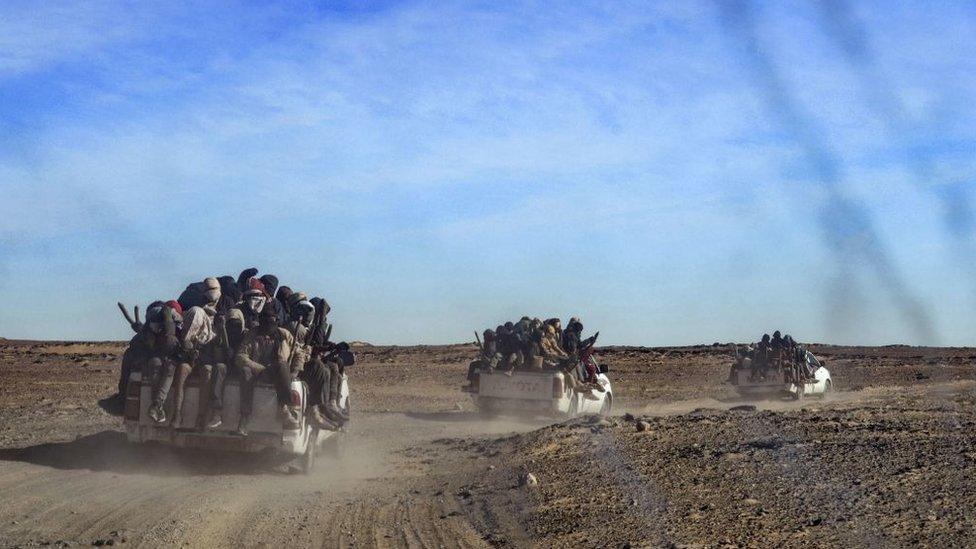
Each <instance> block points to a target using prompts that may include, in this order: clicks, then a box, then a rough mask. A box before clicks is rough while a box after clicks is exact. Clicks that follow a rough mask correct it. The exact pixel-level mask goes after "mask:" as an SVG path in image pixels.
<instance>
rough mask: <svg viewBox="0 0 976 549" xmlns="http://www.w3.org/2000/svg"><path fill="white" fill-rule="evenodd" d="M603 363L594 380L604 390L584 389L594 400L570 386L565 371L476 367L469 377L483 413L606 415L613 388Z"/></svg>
mask: <svg viewBox="0 0 976 549" xmlns="http://www.w3.org/2000/svg"><path fill="white" fill-rule="evenodd" d="M606 373H607V368H606V366H601V367H600V372H599V373H598V374H597V377H596V379H597V383H599V384H600V386H601V387H602V388H603V389H604V391H603V392H600V391H595V390H589V391H587V392H588V393H590V394H591V395H593V396H594V397H595V400H592V399H588V398H585V397H584V395H583V393H579V392H576V391H574V390H572V389H570V388H569V387H568V386H567V384H566V376H567V375H569V374H565V373H563V372H559V371H514V372H511V373H510V374H509V373H507V372H501V371H498V370H479V371H476V375H475V376H474V378H473V381H472V387H471V393H472V397H473V398H474V399H475V403H476V404H477V406H478V411H479V412H480V413H481V414H482V415H483V416H486V417H491V416H495V415H499V414H513V415H545V416H552V417H574V416H577V415H580V414H600V415H609V414H610V411H611V409H612V408H613V391H612V389H611V387H610V379H609V378H607V375H606Z"/></svg>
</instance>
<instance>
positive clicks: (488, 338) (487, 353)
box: [461, 330, 501, 392]
mask: <svg viewBox="0 0 976 549" xmlns="http://www.w3.org/2000/svg"><path fill="white" fill-rule="evenodd" d="M482 336H483V341H482V343H481V348H480V349H479V353H478V358H476V359H474V360H473V361H471V364H468V384H467V385H465V386H464V387H462V388H461V390H462V391H465V392H472V391H473V390H474V376H475V372H476V371H478V370H494V369H495V367H496V366H498V362H499V360H501V355H500V354H499V353H498V336H497V335H495V332H493V331H492V330H485V331H484V333H483V334H482Z"/></svg>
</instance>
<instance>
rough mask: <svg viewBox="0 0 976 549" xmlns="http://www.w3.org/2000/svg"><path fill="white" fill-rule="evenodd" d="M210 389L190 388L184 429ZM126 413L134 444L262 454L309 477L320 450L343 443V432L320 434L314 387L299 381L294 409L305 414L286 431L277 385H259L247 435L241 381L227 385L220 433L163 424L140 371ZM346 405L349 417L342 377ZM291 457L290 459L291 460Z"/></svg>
mask: <svg viewBox="0 0 976 549" xmlns="http://www.w3.org/2000/svg"><path fill="white" fill-rule="evenodd" d="M204 390H205V387H204V386H203V385H202V384H200V383H198V380H194V379H193V378H191V379H188V380H187V382H186V386H185V389H184V397H183V408H182V410H181V411H180V413H181V417H180V419H181V425H188V426H196V425H197V424H198V421H197V420H198V418H199V417H200V415H201V414H200V412H201V410H200V403H201V398H200V396H201V392H202V391H204ZM126 391H127V394H126V400H125V412H124V416H123V417H124V428H125V436H126V439H127V440H128V441H129V442H133V443H143V442H157V443H161V444H165V445H168V446H173V447H177V448H199V449H205V450H215V451H231V452H255V453H258V452H261V453H267V454H272V455H274V456H276V457H277V458H285V460H286V461H290V462H291V463H292V467H294V468H298V469H301V470H302V471H303V472H305V473H308V472H309V471H310V470H311V469H312V466H313V465H314V463H315V454H316V451H317V450H319V449H320V448H323V447H325V446H326V445H328V444H333V445H337V444H338V437H339V436H340V432H338V431H326V430H320V429H318V428H316V427H315V426H313V425H312V424H311V423H310V422H309V421H308V418H307V414H306V413H305V412H306V408H307V406H308V404H307V403H308V388H307V387H306V385H305V383H303V382H302V381H299V380H293V381H292V382H291V405H292V406H295V407H298V408H299V409H300V410H301V412H302V413H301V420H300V423H299V428H298V429H284V428H283V426H282V422H281V420H280V419H279V417H278V397H277V395H276V393H275V389H274V387H273V386H272V385H271V384H268V383H261V382H257V383H256V384H255V386H254V400H253V406H252V410H251V417H250V419H249V421H248V423H247V433H248V434H246V435H241V434H237V433H236V432H235V431H236V429H237V427H238V421H237V419H236V418H239V417H240V404H241V385H240V382H239V381H238V380H236V379H233V378H232V379H228V380H227V382H226V383H225V384H224V393H223V404H224V408H223V417H224V423H223V424H222V425H221V426H220V427H218V428H217V429H213V430H210V429H204V430H199V429H195V428H194V429H173V428H171V427H170V426H168V425H158V424H156V423H154V422H153V420H152V419H151V418H150V417H149V414H148V410H149V404H150V400H151V393H152V388H151V387H150V386H149V385H148V384H143V383H142V375H141V374H140V373H139V372H135V373H133V374H132V375H131V376H129V384H128V386H127V389H126ZM172 396H173V392H170V394H169V398H168V399H167V401H166V403H165V406H164V407H165V409H166V416H167V417H173V399H172ZM339 404H340V407H341V408H342V409H343V410H344V411H346V412H347V413H348V408H349V384H348V380H347V378H346V375H345V374H343V375H342V384H341V389H340V399H339ZM289 458H290V459H289Z"/></svg>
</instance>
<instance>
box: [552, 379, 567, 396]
mask: <svg viewBox="0 0 976 549" xmlns="http://www.w3.org/2000/svg"><path fill="white" fill-rule="evenodd" d="M564 392H566V391H564V390H563V378H561V377H559V376H558V375H556V376H553V377H552V398H563V393H564Z"/></svg>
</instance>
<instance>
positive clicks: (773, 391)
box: [730, 351, 834, 400]
mask: <svg viewBox="0 0 976 549" xmlns="http://www.w3.org/2000/svg"><path fill="white" fill-rule="evenodd" d="M803 361H804V362H805V366H806V371H808V372H810V373H811V376H812V377H808V378H807V377H800V378H799V379H798V376H797V375H795V373H793V372H792V371H790V370H789V369H788V368H771V369H770V371H769V372H768V373H767V375H766V376H765V377H758V378H756V377H753V375H752V372H751V370H750V368H748V367H742V366H739V365H736V364H733V367H732V371H731V375H730V382H731V383H732V385H734V386H735V389H736V391H738V393H739V394H740V395H741V396H743V397H755V398H768V397H776V396H786V397H788V398H791V399H793V400H802V399H803V398H804V397H806V396H811V395H816V396H820V397H821V398H826V397H827V395H829V394H830V393H831V391H833V384H834V382H833V380H832V379H831V377H830V370H828V369H827V367H826V366H825V365H824V363H823V361H822V360H819V359H817V357H815V356H814V355H813V353H811V352H810V351H804V353H803Z"/></svg>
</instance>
